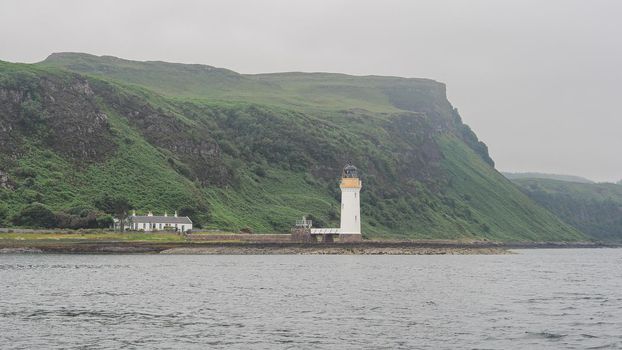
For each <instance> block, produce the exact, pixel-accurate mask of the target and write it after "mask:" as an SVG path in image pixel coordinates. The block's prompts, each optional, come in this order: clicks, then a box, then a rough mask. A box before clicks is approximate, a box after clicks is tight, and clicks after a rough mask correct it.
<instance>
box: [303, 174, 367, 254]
mask: <svg viewBox="0 0 622 350" xmlns="http://www.w3.org/2000/svg"><path fill="white" fill-rule="evenodd" d="M339 187H340V188H341V225H340V227H339V228H336V227H333V228H313V227H312V226H313V222H312V221H310V220H307V218H306V217H304V216H303V217H302V220H297V221H296V226H295V227H293V228H292V240H294V241H298V242H317V241H318V239H319V240H320V241H321V242H324V243H331V242H334V238H335V237H337V236H338V237H339V241H340V242H357V241H360V240H361V239H362V236H361V198H360V196H359V195H360V192H361V187H362V183H361V180H360V179H359V175H358V171H357V169H356V167H355V166H354V165H352V164H350V163H348V165H346V166H345V167H344V168H343V171H342V173H341V182H340V183H339Z"/></svg>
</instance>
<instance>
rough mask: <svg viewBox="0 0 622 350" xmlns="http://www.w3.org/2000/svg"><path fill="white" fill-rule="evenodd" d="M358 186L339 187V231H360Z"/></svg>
mask: <svg viewBox="0 0 622 350" xmlns="http://www.w3.org/2000/svg"><path fill="white" fill-rule="evenodd" d="M360 192H361V189H360V188H343V187H342V188H341V233H342V234H360V233H361V202H360V200H361V198H360V196H359V194H360Z"/></svg>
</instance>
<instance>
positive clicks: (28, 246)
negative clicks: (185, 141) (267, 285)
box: [0, 239, 621, 255]
mask: <svg viewBox="0 0 622 350" xmlns="http://www.w3.org/2000/svg"><path fill="white" fill-rule="evenodd" d="M618 247H621V245H619V244H606V243H594V242H460V241H435V240H421V241H362V242H351V243H313V244H309V243H295V242H287V243H269V242H213V241H210V242H190V241H180V242H144V241H130V242H128V241H90V240H84V241H50V240H40V241H34V240H24V241H22V240H2V239H0V254H27V253H31V254H37V253H38V254H169V255H172V254H185V255H190V254H196V255H323V254H326V255H474V254H480V255H493V254H512V252H511V251H510V250H511V249H563V248H566V249H568V248H618Z"/></svg>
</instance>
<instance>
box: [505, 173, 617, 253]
mask: <svg viewBox="0 0 622 350" xmlns="http://www.w3.org/2000/svg"><path fill="white" fill-rule="evenodd" d="M514 182H515V183H516V184H517V185H519V186H520V188H521V190H522V191H523V192H524V193H525V194H527V195H528V196H529V197H530V198H531V199H533V200H534V201H536V202H538V203H539V204H541V205H542V206H544V207H546V208H547V209H549V210H550V211H551V212H553V213H555V214H556V215H557V216H559V217H560V218H561V219H563V220H564V221H565V222H567V223H568V224H570V225H572V226H574V227H575V228H577V229H578V230H580V231H581V232H584V233H586V234H587V235H589V236H592V237H594V238H596V239H599V240H603V241H622V186H620V185H617V184H612V183H598V184H595V183H592V184H586V183H578V182H568V181H558V180H550V179H528V178H525V179H516V180H514Z"/></svg>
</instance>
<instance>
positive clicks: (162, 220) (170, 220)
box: [130, 215, 192, 224]
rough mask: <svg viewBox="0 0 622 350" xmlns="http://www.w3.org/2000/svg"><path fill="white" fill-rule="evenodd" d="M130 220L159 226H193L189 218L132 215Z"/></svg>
mask: <svg viewBox="0 0 622 350" xmlns="http://www.w3.org/2000/svg"><path fill="white" fill-rule="evenodd" d="M130 220H132V222H136V223H148V224H153V223H158V224H192V220H190V218H189V217H187V216H178V217H174V216H143V215H136V216H134V215H131V216H130Z"/></svg>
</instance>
